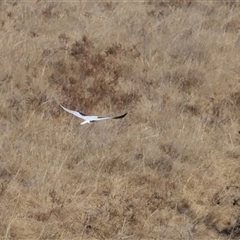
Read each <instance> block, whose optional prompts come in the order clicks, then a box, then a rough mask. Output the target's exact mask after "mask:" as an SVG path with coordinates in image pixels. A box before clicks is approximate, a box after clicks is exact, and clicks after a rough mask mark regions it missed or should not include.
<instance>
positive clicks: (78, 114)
mask: <svg viewBox="0 0 240 240" xmlns="http://www.w3.org/2000/svg"><path fill="white" fill-rule="evenodd" d="M60 106H61V107H62V108H63V109H64V110H65V111H66V112H69V113H71V114H73V115H74V116H76V117H79V118H81V119H83V120H84V122H81V125H83V124H85V123H91V122H96V121H101V120H109V119H120V118H124V117H125V116H126V115H127V113H125V114H123V115H120V116H117V117H98V116H87V115H86V114H84V113H81V112H77V111H73V110H70V109H67V108H65V107H63V106H62V105H61V104H60Z"/></svg>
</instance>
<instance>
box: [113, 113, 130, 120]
mask: <svg viewBox="0 0 240 240" xmlns="http://www.w3.org/2000/svg"><path fill="white" fill-rule="evenodd" d="M126 115H127V113H125V114H123V115H121V116H117V117H114V118H113V119H119V118H124V117H125V116H126Z"/></svg>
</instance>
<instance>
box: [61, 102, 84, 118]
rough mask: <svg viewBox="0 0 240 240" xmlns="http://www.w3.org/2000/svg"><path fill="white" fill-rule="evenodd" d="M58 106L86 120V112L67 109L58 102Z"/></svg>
mask: <svg viewBox="0 0 240 240" xmlns="http://www.w3.org/2000/svg"><path fill="white" fill-rule="evenodd" d="M60 106H61V107H62V108H63V109H64V110H65V111H66V112H68V113H71V114H73V115H74V116H76V117H79V118H81V119H84V120H86V117H87V115H86V114H84V113H81V112H77V111H73V110H70V109H67V108H65V107H63V106H62V105H61V104H60Z"/></svg>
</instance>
